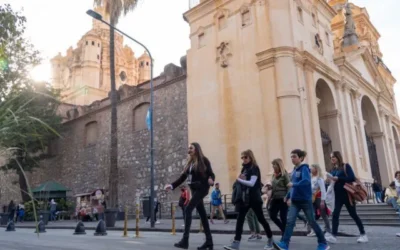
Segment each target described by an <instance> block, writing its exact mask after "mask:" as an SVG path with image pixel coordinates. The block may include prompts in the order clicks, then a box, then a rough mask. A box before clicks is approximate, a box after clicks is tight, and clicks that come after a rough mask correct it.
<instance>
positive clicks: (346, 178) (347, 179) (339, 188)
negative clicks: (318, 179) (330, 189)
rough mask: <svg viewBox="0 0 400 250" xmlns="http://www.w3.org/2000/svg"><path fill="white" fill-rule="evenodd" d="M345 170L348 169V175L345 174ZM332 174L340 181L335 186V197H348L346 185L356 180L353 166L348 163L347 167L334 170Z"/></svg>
mask: <svg viewBox="0 0 400 250" xmlns="http://www.w3.org/2000/svg"><path fill="white" fill-rule="evenodd" d="M344 169H346V173H345V172H344ZM331 174H332V175H333V176H336V177H338V180H337V181H336V182H335V186H334V190H335V196H338V195H339V196H340V195H341V196H343V195H347V193H346V190H345V189H344V184H346V183H352V182H354V181H355V180H356V176H355V175H354V172H353V169H352V168H351V166H350V165H349V164H347V163H346V166H345V167H343V168H334V169H333V170H332V171H331Z"/></svg>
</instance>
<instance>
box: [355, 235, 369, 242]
mask: <svg viewBox="0 0 400 250" xmlns="http://www.w3.org/2000/svg"><path fill="white" fill-rule="evenodd" d="M357 242H358V243H367V242H368V237H367V235H365V234H364V235H361V236H360V238H358V239H357Z"/></svg>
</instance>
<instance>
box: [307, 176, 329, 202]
mask: <svg viewBox="0 0 400 250" xmlns="http://www.w3.org/2000/svg"><path fill="white" fill-rule="evenodd" d="M311 187H312V193H313V195H314V194H316V193H317V192H318V191H321V200H322V201H324V200H326V188H325V183H324V180H323V179H322V178H320V177H318V176H315V177H312V178H311Z"/></svg>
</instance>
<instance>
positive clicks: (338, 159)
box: [327, 151, 368, 243]
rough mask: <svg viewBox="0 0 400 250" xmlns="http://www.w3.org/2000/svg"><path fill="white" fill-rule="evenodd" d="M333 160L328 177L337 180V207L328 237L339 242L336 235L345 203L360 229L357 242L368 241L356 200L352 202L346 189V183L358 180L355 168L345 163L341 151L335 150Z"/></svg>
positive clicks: (331, 240) (332, 155)
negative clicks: (330, 233) (358, 213)
mask: <svg viewBox="0 0 400 250" xmlns="http://www.w3.org/2000/svg"><path fill="white" fill-rule="evenodd" d="M331 162H332V164H333V167H334V168H333V170H332V172H331V174H330V175H329V174H328V178H329V179H330V180H332V181H334V182H335V186H334V190H335V209H334V211H333V216H332V236H330V237H327V240H328V241H329V242H331V243H336V242H337V239H336V236H337V233H338V229H339V217H340V212H341V211H342V207H343V205H345V206H346V209H347V211H348V212H349V214H350V217H351V218H353V220H354V222H355V223H356V224H357V227H358V230H359V231H360V237H359V238H358V239H357V242H358V243H366V242H368V237H367V235H366V234H365V230H364V225H363V223H362V222H361V219H360V217H358V215H357V212H356V204H355V202H352V204H351V202H350V199H351V197H350V196H349V195H348V193H347V191H346V189H344V185H345V184H346V183H353V182H354V181H355V180H356V177H355V175H354V172H353V169H352V168H351V166H350V164H348V163H344V161H343V157H342V154H341V153H340V152H339V151H334V152H333V153H332V154H331Z"/></svg>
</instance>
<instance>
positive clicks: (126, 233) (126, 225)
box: [122, 206, 128, 237]
mask: <svg viewBox="0 0 400 250" xmlns="http://www.w3.org/2000/svg"><path fill="white" fill-rule="evenodd" d="M122 237H128V207H127V206H125V221H124V235H123V236H122Z"/></svg>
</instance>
